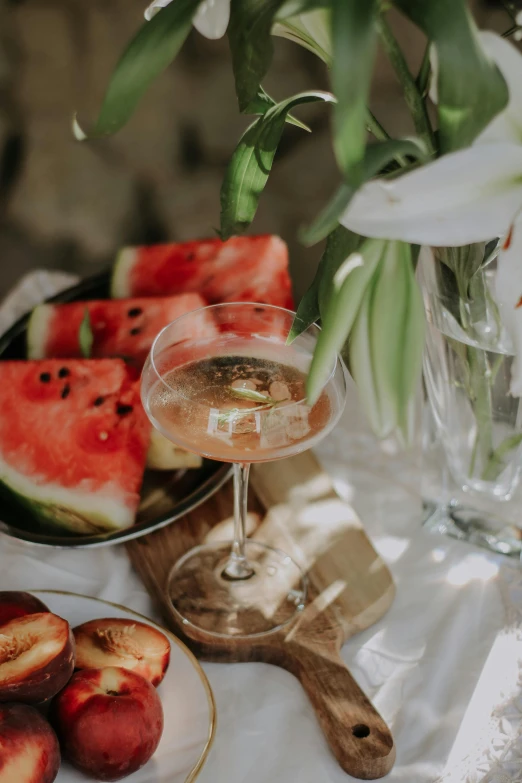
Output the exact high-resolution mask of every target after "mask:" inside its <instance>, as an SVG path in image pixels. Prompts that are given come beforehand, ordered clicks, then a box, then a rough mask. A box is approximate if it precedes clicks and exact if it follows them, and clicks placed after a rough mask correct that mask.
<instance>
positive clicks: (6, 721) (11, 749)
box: [0, 704, 60, 783]
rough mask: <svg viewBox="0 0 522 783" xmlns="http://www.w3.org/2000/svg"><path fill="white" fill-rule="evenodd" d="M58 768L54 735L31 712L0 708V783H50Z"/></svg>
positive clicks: (14, 707)
mask: <svg viewBox="0 0 522 783" xmlns="http://www.w3.org/2000/svg"><path fill="white" fill-rule="evenodd" d="M59 768H60V747H59V745H58V740H57V738H56V734H55V733H54V731H53V730H52V728H51V727H50V725H49V724H48V723H47V721H46V720H45V718H43V717H42V716H41V715H40V713H39V712H38V711H37V710H36V709H35V708H34V707H29V706H27V705H26V704H0V783H53V780H54V779H55V778H56V776H57V774H58V770H59Z"/></svg>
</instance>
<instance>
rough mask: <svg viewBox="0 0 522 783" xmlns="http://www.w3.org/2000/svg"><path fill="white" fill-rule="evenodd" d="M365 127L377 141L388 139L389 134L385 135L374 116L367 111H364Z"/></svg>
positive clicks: (385, 132)
mask: <svg viewBox="0 0 522 783" xmlns="http://www.w3.org/2000/svg"><path fill="white" fill-rule="evenodd" d="M366 127H367V128H368V130H369V131H370V133H371V134H373V136H375V138H376V139H378V140H379V141H386V140H387V139H389V138H390V135H389V133H387V131H386V130H385V129H384V128H383V126H382V125H381V123H380V122H379V120H378V119H377V117H376V116H375V114H372V112H371V111H370V110H369V109H366Z"/></svg>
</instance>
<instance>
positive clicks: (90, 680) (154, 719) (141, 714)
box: [52, 666, 163, 780]
mask: <svg viewBox="0 0 522 783" xmlns="http://www.w3.org/2000/svg"><path fill="white" fill-rule="evenodd" d="M52 722H53V724H54V726H55V728H56V732H57V734H58V737H59V739H60V744H61V748H62V752H63V755H64V757H65V758H67V759H68V760H69V761H70V762H71V764H73V765H74V766H75V767H77V768H78V769H79V770H81V771H82V772H84V773H86V774H87V775H91V776H93V777H94V778H96V779H97V780H120V779H121V778H123V777H126V776H127V775H130V774H131V773H132V772H135V771H136V770H138V769H140V768H141V767H142V766H143V765H144V764H146V763H147V761H148V760H149V759H150V757H151V756H152V754H153V753H154V751H155V750H156V748H157V747H158V744H159V741H160V739H161V734H162V732H163V709H162V706H161V701H160V698H159V696H158V694H157V692H156V690H155V688H154V686H153V685H151V683H150V682H149V681H148V680H146V679H145V678H144V677H141V676H140V675H139V674H135V673H134V672H132V671H129V670H128V669H122V668H121V667H116V666H109V667H107V668H105V669H83V670H82V671H79V672H76V673H75V674H74V676H73V678H72V679H71V681H70V683H69V684H68V685H67V686H66V687H65V688H64V690H63V691H62V692H61V693H60V694H59V695H58V696H57V697H56V699H55V701H54V702H53V705H52Z"/></svg>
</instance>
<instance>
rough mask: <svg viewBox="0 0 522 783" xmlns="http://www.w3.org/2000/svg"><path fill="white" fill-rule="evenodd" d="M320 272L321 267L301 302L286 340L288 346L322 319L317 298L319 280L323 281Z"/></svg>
mask: <svg viewBox="0 0 522 783" xmlns="http://www.w3.org/2000/svg"><path fill="white" fill-rule="evenodd" d="M320 270H321V266H320V265H319V268H318V269H317V272H316V273H315V277H314V279H313V280H312V283H311V285H310V287H309V289H308V290H307V292H306V293H305V295H304V296H303V298H302V299H301V301H300V302H299V307H298V308H297V312H296V314H295V317H294V320H293V323H292V328H291V329H290V332H289V334H288V337H287V340H286V344H287V345H290V343H293V341H294V340H295V338H296V337H299V335H300V334H302V333H303V332H305V331H306V330H307V329H308V328H309V327H310V326H311V325H312V324H315V323H316V321H318V320H319V318H320V313H319V301H318V298H317V292H318V289H319V280H320V279H321V276H320Z"/></svg>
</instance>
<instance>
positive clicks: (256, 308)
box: [254, 307, 265, 313]
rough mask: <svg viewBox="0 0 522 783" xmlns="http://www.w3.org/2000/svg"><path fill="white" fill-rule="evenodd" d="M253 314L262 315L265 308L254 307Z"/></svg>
mask: <svg viewBox="0 0 522 783" xmlns="http://www.w3.org/2000/svg"><path fill="white" fill-rule="evenodd" d="M254 312H255V313H264V312H265V308H264V307H254Z"/></svg>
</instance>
